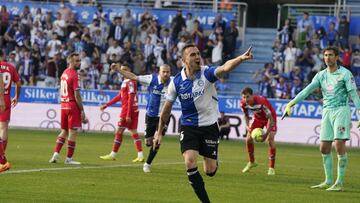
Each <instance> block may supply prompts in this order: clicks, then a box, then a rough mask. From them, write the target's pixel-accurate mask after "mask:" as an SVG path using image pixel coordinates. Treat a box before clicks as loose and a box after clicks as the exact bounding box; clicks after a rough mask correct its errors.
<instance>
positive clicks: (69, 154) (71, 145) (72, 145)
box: [66, 140, 76, 158]
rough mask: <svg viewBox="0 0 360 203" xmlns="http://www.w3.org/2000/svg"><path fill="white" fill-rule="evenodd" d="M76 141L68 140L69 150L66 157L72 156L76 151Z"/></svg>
mask: <svg viewBox="0 0 360 203" xmlns="http://www.w3.org/2000/svg"><path fill="white" fill-rule="evenodd" d="M75 145H76V142H74V141H70V140H68V146H67V147H68V150H67V155H66V157H68V158H71V157H72V156H73V154H74V151H75Z"/></svg>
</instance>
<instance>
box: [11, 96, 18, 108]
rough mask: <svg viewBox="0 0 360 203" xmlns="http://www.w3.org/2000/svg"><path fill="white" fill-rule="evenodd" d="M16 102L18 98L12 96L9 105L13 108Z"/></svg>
mask: <svg viewBox="0 0 360 203" xmlns="http://www.w3.org/2000/svg"><path fill="white" fill-rule="evenodd" d="M17 104H18V99H17V98H13V99H12V100H11V106H12V107H13V108H14V107H15V106H16V105H17Z"/></svg>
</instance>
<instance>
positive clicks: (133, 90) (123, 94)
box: [100, 65, 144, 162]
mask: <svg viewBox="0 0 360 203" xmlns="http://www.w3.org/2000/svg"><path fill="white" fill-rule="evenodd" d="M113 68H114V66H113ZM120 69H121V70H123V71H129V72H130V71H131V69H130V68H129V67H128V66H127V65H122V66H121V67H120ZM120 100H121V113H120V121H119V122H118V128H117V129H116V131H115V139H114V143H113V146H112V151H111V153H110V154H107V155H104V156H100V158H101V159H103V160H115V157H116V154H117V152H118V151H119V148H120V146H121V142H122V138H123V133H124V131H125V128H127V129H128V130H129V131H130V133H131V136H132V138H133V140H134V144H135V148H136V150H137V158H135V159H134V160H133V162H143V161H144V155H143V151H142V146H141V139H140V137H139V134H138V133H137V125H138V117H139V109H138V98H137V83H136V81H135V80H129V79H126V80H124V81H123V82H122V84H121V89H120V92H119V94H118V95H117V96H115V97H114V98H113V99H111V100H110V101H109V102H108V103H107V104H104V105H103V106H101V107H100V110H101V111H103V110H104V109H106V108H107V107H108V106H111V105H113V104H115V103H116V102H118V101H120Z"/></svg>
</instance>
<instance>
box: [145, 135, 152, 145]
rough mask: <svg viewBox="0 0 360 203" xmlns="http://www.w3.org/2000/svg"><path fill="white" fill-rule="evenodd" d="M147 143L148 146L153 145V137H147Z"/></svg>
mask: <svg viewBox="0 0 360 203" xmlns="http://www.w3.org/2000/svg"><path fill="white" fill-rule="evenodd" d="M145 144H146V146H147V147H151V146H153V137H148V138H145Z"/></svg>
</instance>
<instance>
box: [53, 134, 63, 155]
mask: <svg viewBox="0 0 360 203" xmlns="http://www.w3.org/2000/svg"><path fill="white" fill-rule="evenodd" d="M64 143H65V138H63V137H58V138H57V140H56V144H55V148H54V152H57V153H60V150H61V148H62V146H63V145H64Z"/></svg>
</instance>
